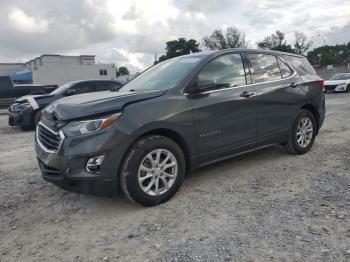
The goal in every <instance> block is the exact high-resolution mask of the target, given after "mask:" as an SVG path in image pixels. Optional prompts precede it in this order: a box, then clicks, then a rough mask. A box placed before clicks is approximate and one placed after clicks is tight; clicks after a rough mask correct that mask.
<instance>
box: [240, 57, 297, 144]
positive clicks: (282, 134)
mask: <svg viewBox="0 0 350 262" xmlns="http://www.w3.org/2000/svg"><path fill="white" fill-rule="evenodd" d="M246 57H247V60H248V62H249V64H250V71H251V77H252V82H253V85H255V86H256V98H255V101H256V106H257V146H258V147H259V146H263V145H266V144H273V143H276V142H284V141H285V139H286V137H287V135H288V131H289V128H290V127H291V126H292V123H293V120H294V117H295V116H296V113H297V112H298V110H299V107H300V99H301V94H302V90H301V89H300V86H299V84H300V83H299V81H300V80H299V77H298V75H297V74H296V73H295V72H294V71H293V70H292V69H291V68H290V67H289V66H288V65H287V64H286V63H285V62H284V61H283V60H282V59H281V58H279V57H277V56H275V55H271V54H265V53H256V52H247V53H246Z"/></svg>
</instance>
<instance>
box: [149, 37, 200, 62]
mask: <svg viewBox="0 0 350 262" xmlns="http://www.w3.org/2000/svg"><path fill="white" fill-rule="evenodd" d="M200 51H201V50H200V49H199V43H198V42H197V41H196V40H194V39H190V40H186V38H179V39H177V40H172V41H168V42H166V47H165V55H162V56H161V57H159V60H158V61H155V63H157V62H159V61H164V60H167V59H170V58H173V57H177V56H181V55H187V54H191V53H196V52H200Z"/></svg>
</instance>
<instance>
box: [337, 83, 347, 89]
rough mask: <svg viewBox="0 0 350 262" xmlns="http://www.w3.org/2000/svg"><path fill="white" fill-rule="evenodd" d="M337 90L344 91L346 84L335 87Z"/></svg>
mask: <svg viewBox="0 0 350 262" xmlns="http://www.w3.org/2000/svg"><path fill="white" fill-rule="evenodd" d="M337 88H341V89H345V88H346V84H340V85H337Z"/></svg>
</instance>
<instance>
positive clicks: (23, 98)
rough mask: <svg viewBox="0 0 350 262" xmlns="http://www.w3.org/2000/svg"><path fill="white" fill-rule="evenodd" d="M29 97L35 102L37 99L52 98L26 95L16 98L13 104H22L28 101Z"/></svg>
mask: <svg viewBox="0 0 350 262" xmlns="http://www.w3.org/2000/svg"><path fill="white" fill-rule="evenodd" d="M30 97H31V98H34V99H35V100H37V99H42V98H47V97H52V95H26V96H21V97H19V98H17V99H16V101H15V102H17V103H24V102H26V101H28V98H30Z"/></svg>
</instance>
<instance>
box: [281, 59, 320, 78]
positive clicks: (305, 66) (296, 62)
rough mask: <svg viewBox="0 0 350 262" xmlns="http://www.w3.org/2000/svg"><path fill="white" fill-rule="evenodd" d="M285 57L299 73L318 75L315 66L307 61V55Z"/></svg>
mask: <svg viewBox="0 0 350 262" xmlns="http://www.w3.org/2000/svg"><path fill="white" fill-rule="evenodd" d="M283 58H284V59H285V60H286V62H287V63H288V64H290V65H291V66H292V67H293V68H294V70H295V71H296V72H297V73H298V74H299V75H316V72H315V70H314V68H313V67H312V66H311V65H310V63H309V61H307V59H306V57H298V56H289V55H284V56H283Z"/></svg>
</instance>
